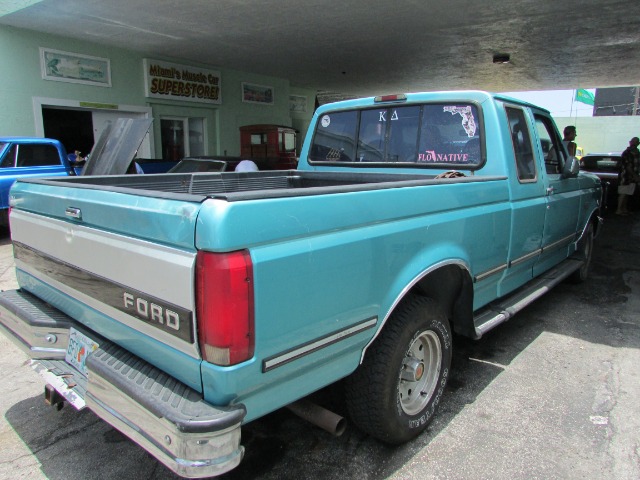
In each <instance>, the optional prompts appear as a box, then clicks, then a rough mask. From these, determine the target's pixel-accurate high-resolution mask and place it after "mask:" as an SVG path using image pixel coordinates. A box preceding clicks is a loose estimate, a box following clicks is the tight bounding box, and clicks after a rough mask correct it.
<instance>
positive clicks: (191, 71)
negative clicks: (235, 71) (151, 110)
mask: <svg viewBox="0 0 640 480" xmlns="http://www.w3.org/2000/svg"><path fill="white" fill-rule="evenodd" d="M143 65H144V91H145V96H147V97H150V98H161V99H164V100H181V101H183V102H199V103H213V104H220V103H222V90H221V85H222V81H221V78H220V72H219V71H217V70H209V69H206V68H199V67H192V66H189V65H179V64H177V63H169V62H163V61H161V60H151V59H148V58H145V59H144V61H143Z"/></svg>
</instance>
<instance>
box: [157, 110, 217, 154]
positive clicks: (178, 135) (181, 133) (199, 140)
mask: <svg viewBox="0 0 640 480" xmlns="http://www.w3.org/2000/svg"><path fill="white" fill-rule="evenodd" d="M160 135H161V143H162V158H163V159H164V160H174V161H178V160H180V159H182V158H185V157H189V156H200V155H206V148H205V120H204V118H198V117H163V118H161V119H160Z"/></svg>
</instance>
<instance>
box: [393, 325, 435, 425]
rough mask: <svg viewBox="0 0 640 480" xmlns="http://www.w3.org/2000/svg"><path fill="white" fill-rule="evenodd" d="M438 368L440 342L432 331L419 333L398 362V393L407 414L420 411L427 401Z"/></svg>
mask: <svg viewBox="0 0 640 480" xmlns="http://www.w3.org/2000/svg"><path fill="white" fill-rule="evenodd" d="M441 368H442V345H441V343H440V338H439V337H438V335H436V334H435V332H433V331H430V330H427V331H424V332H422V333H420V334H419V335H418V336H417V337H416V338H415V339H414V340H413V342H412V343H411V345H410V346H409V349H408V350H407V353H406V354H405V357H404V359H403V361H402V368H401V370H400V382H399V385H398V395H399V396H400V405H401V406H402V410H403V411H404V413H406V414H407V415H416V414H418V413H420V412H421V411H422V410H423V409H424V408H425V407H426V406H427V403H429V400H430V399H431V397H432V396H433V392H434V391H435V390H436V387H437V385H438V378H439V377H440V370H441Z"/></svg>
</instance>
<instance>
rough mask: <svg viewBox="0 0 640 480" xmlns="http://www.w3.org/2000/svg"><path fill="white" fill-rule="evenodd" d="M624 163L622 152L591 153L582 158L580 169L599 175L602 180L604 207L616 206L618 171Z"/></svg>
mask: <svg viewBox="0 0 640 480" xmlns="http://www.w3.org/2000/svg"><path fill="white" fill-rule="evenodd" d="M621 163H622V155H621V154H620V153H589V154H587V155H584V156H583V157H582V158H581V159H580V170H581V171H583V172H589V173H593V174H595V175H597V176H598V177H599V178H600V181H601V182H602V202H603V207H605V208H607V207H608V206H609V205H613V206H615V204H616V203H615V202H616V196H617V194H618V173H619V172H620V165H621Z"/></svg>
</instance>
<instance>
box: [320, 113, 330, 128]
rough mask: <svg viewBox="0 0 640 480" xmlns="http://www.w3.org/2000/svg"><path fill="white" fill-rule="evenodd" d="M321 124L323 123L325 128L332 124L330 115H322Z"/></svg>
mask: <svg viewBox="0 0 640 480" xmlns="http://www.w3.org/2000/svg"><path fill="white" fill-rule="evenodd" d="M320 125H322V126H323V127H324V128H327V127H328V126H329V125H331V119H330V118H329V115H325V116H324V117H322V119H321V120H320Z"/></svg>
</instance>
